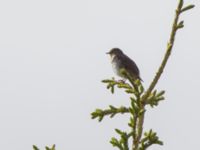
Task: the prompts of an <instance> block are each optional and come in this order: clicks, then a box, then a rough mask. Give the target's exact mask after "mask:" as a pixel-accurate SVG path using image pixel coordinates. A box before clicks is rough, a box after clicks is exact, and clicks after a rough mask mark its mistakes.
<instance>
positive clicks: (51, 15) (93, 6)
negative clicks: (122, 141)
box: [0, 0, 200, 150]
mask: <svg viewBox="0 0 200 150" xmlns="http://www.w3.org/2000/svg"><path fill="white" fill-rule="evenodd" d="M177 2H178V0H176V1H175V0H167V1H163V0H162V1H161V0H154V1H144V0H143V1H136V0H125V1H124V0H98V1H97V0H55V1H53V0H34V1H33V0H31V1H27V0H17V1H16V0H1V2H0V147H1V149H4V150H31V149H32V145H33V144H36V145H38V146H39V147H41V148H44V146H45V145H52V144H56V147H57V150H80V149H81V150H94V149H95V150H103V149H104V150H108V149H109V150H111V149H115V148H112V146H111V145H110V144H109V140H110V138H111V137H113V136H115V135H116V134H115V132H114V128H120V129H127V121H128V116H126V115H124V116H116V117H115V118H114V119H108V118H105V120H103V122H102V123H98V122H97V121H96V120H91V119H90V113H91V112H92V111H93V110H95V108H106V107H107V106H108V105H110V104H112V105H115V106H121V105H125V106H126V105H128V104H129V99H128V96H127V95H126V94H124V93H123V92H122V91H120V90H117V92H116V93H115V95H112V94H110V92H109V91H108V90H107V89H106V88H105V85H103V84H102V83H101V82H100V81H101V80H102V79H107V78H111V77H113V76H115V75H114V73H113V71H112V68H111V65H110V59H109V57H108V56H107V55H105V53H106V52H107V51H109V50H110V49H111V48H113V47H119V48H121V49H122V50H123V51H124V53H126V54H127V55H128V56H129V57H131V58H132V59H133V60H134V61H135V62H136V63H137V65H138V67H139V68H140V72H141V77H142V79H143V80H144V86H145V87H147V86H148V85H149V83H150V81H151V80H152V78H153V76H154V74H155V72H156V70H157V68H158V66H159V64H160V62H161V60H162V57H163V55H164V52H165V48H166V43H167V40H168V38H169V33H170V30H171V24H172V19H173V16H174V9H175V8H176V6H177ZM185 3H187V4H189V3H193V4H195V5H196V8H195V9H193V10H191V11H189V12H187V13H185V14H184V15H182V17H181V19H184V20H185V28H184V29H182V30H180V31H179V32H178V34H177V37H176V42H175V47H174V49H173V52H172V57H170V59H169V63H168V64H167V67H166V68H165V71H164V74H163V76H162V78H161V79H160V81H159V84H158V85H157V87H156V88H157V89H159V90H166V101H164V102H162V103H161V104H160V105H159V107H157V108H155V109H151V108H148V111H147V113H146V118H145V130H149V129H151V128H152V129H153V130H155V131H157V132H158V135H159V137H160V138H161V139H162V140H163V141H164V146H163V147H160V146H153V147H152V148H151V149H153V150H160V149H163V150H170V149H177V150H178V149H179V150H180V149H181V150H188V149H198V148H199V147H200V143H199V133H200V129H199V127H200V117H199V114H200V109H199V105H200V99H199V95H198V94H199V85H200V80H199V77H200V69H199V65H200V52H199V49H200V46H199V43H200V42H199V35H200V30H199V27H200V20H199V19H200V9H199V4H200V1H199V0H190V1H189V0H187V1H186V2H185ZM116 78H117V77H116Z"/></svg>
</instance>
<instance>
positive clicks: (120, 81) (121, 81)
mask: <svg viewBox="0 0 200 150" xmlns="http://www.w3.org/2000/svg"><path fill="white" fill-rule="evenodd" d="M118 82H119V83H125V82H126V79H125V78H123V79H121V80H118Z"/></svg>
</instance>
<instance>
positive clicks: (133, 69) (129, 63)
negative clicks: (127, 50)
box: [121, 55, 141, 80]
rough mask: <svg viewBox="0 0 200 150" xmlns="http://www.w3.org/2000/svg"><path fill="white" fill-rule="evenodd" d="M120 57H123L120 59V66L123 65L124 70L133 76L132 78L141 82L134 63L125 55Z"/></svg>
mask: <svg viewBox="0 0 200 150" xmlns="http://www.w3.org/2000/svg"><path fill="white" fill-rule="evenodd" d="M122 57H124V58H122V59H121V60H123V62H122V64H123V66H124V68H125V69H126V70H128V71H129V73H130V74H131V75H133V76H134V77H136V78H139V79H140V80H141V78H140V71H139V69H138V67H137V65H136V63H135V62H134V61H133V60H132V59H130V58H129V57H128V56H126V55H123V56H122Z"/></svg>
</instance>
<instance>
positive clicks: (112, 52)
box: [106, 48, 123, 58]
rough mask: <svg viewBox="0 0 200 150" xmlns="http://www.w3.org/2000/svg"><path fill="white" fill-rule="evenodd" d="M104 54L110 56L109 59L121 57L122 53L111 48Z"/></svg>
mask: <svg viewBox="0 0 200 150" xmlns="http://www.w3.org/2000/svg"><path fill="white" fill-rule="evenodd" d="M106 54H109V55H110V56H111V58H112V57H115V56H119V55H123V52H122V50H120V49H119V48H112V49H111V50H110V51H109V52H107V53H106Z"/></svg>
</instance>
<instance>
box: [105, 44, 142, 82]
mask: <svg viewBox="0 0 200 150" xmlns="http://www.w3.org/2000/svg"><path fill="white" fill-rule="evenodd" d="M107 54H109V55H110V57H111V64H112V67H113V70H114V72H115V73H116V74H117V75H118V76H120V77H122V78H123V79H126V77H125V76H124V74H123V73H122V70H125V71H126V72H127V73H128V74H129V75H130V76H131V77H132V79H133V80H136V79H139V80H140V81H142V79H141V78H140V71H139V69H138V67H137V65H136V63H135V62H134V61H133V60H132V59H130V58H129V57H128V56H127V55H125V54H124V53H123V52H122V50H120V49H119V48H113V49H111V50H110V51H109V52H108V53H107Z"/></svg>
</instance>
